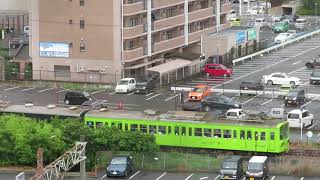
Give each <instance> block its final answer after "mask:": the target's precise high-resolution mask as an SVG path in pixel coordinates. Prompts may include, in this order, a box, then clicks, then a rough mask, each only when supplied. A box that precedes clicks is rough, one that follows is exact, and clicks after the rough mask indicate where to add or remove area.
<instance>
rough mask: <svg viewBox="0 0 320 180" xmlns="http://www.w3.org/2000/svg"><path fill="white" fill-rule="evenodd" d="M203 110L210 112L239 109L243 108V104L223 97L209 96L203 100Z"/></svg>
mask: <svg viewBox="0 0 320 180" xmlns="http://www.w3.org/2000/svg"><path fill="white" fill-rule="evenodd" d="M201 106H202V109H203V110H204V111H207V112H208V111H210V110H211V109H226V110H228V109H237V108H240V109H241V108H242V104H240V103H239V102H238V101H235V100H233V99H230V98H229V97H227V96H222V95H219V96H218V95H213V96H208V97H205V98H204V99H203V101H202V102H201Z"/></svg>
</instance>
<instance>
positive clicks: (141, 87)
mask: <svg viewBox="0 0 320 180" xmlns="http://www.w3.org/2000/svg"><path fill="white" fill-rule="evenodd" d="M155 87H156V86H155V82H154V81H153V80H149V81H143V82H137V84H136V86H135V88H134V93H135V94H148V93H150V92H152V91H154V89H155Z"/></svg>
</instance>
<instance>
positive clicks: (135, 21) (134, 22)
mask: <svg viewBox="0 0 320 180" xmlns="http://www.w3.org/2000/svg"><path fill="white" fill-rule="evenodd" d="M138 24H139V19H138V18H130V19H129V24H128V26H129V27H134V26H137V25H138Z"/></svg>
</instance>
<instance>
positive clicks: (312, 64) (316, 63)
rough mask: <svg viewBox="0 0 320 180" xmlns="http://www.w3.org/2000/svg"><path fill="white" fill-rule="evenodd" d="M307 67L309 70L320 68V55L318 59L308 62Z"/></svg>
mask: <svg viewBox="0 0 320 180" xmlns="http://www.w3.org/2000/svg"><path fill="white" fill-rule="evenodd" d="M306 67H307V68H315V67H320V55H319V57H318V58H316V59H314V60H311V61H307V62H306Z"/></svg>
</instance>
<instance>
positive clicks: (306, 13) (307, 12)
mask: <svg viewBox="0 0 320 180" xmlns="http://www.w3.org/2000/svg"><path fill="white" fill-rule="evenodd" d="M319 10H320V8H318V9H317V16H319V15H320V11H319ZM297 14H298V15H302V16H315V15H316V11H315V9H307V8H304V7H301V8H300V9H299V10H298V12H297Z"/></svg>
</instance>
